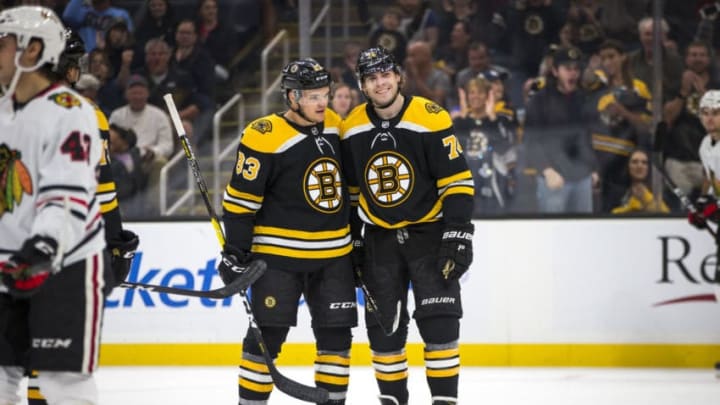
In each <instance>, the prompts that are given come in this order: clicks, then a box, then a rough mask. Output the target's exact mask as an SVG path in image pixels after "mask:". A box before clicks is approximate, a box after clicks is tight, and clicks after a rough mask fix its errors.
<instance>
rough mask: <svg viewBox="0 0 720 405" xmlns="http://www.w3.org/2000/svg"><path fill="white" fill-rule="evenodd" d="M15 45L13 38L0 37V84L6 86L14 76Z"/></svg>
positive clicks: (10, 36)
mask: <svg viewBox="0 0 720 405" xmlns="http://www.w3.org/2000/svg"><path fill="white" fill-rule="evenodd" d="M16 49H17V43H16V41H15V36H13V35H4V36H1V37H0V84H2V85H3V86H7V85H9V84H10V81H11V80H12V77H13V74H15V50H16Z"/></svg>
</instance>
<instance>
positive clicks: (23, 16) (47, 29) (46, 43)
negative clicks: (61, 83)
mask: <svg viewBox="0 0 720 405" xmlns="http://www.w3.org/2000/svg"><path fill="white" fill-rule="evenodd" d="M10 34H12V35H15V37H16V38H17V47H18V52H17V54H16V65H17V64H18V63H17V61H18V59H19V56H20V54H21V53H22V51H23V50H25V48H27V46H28V45H29V44H30V40H31V39H33V38H37V39H39V40H42V42H43V51H42V55H41V56H40V60H38V61H37V64H36V65H35V66H33V67H32V68H30V69H27V68H22V70H35V69H37V68H38V67H40V66H42V65H43V64H45V63H50V64H52V65H56V64H57V63H58V60H59V59H60V54H61V53H62V51H63V49H65V40H66V39H67V34H66V31H65V26H63V24H62V22H61V21H60V19H59V18H58V16H57V15H56V14H55V12H53V11H52V10H50V9H49V8H45V7H38V6H19V7H13V8H9V9H7V10H4V11H2V12H0V35H2V36H4V35H10ZM18 68H20V66H18Z"/></svg>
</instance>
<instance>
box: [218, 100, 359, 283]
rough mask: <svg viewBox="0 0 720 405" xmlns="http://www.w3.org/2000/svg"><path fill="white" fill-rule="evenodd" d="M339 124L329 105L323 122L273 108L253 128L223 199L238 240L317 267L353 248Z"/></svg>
mask: <svg viewBox="0 0 720 405" xmlns="http://www.w3.org/2000/svg"><path fill="white" fill-rule="evenodd" d="M339 123H340V117H339V116H338V115H337V114H335V113H334V112H333V111H331V110H329V109H328V110H326V112H325V121H324V122H323V123H320V124H317V125H312V126H306V127H303V126H298V125H296V124H294V123H292V122H290V121H288V120H287V119H285V117H283V116H282V115H280V114H273V115H269V116H266V117H263V118H260V119H257V120H255V121H253V122H252V123H250V125H248V126H247V127H246V128H245V130H244V132H243V136H242V139H241V141H240V145H239V147H238V150H237V160H236V163H235V169H234V171H233V174H232V179H231V180H230V183H229V184H228V186H227V188H226V189H225V196H224V199H223V212H224V216H223V219H224V222H225V228H226V233H227V235H228V243H229V244H230V245H231V246H233V247H235V248H238V249H243V250H251V251H252V252H253V254H254V255H255V256H256V257H262V258H263V259H265V260H266V261H267V263H268V266H271V267H274V268H279V269H288V270H310V269H314V268H317V267H318V266H321V265H322V263H320V262H322V261H325V260H332V259H334V258H337V257H341V256H344V255H346V254H348V253H349V252H350V250H351V249H352V246H351V241H350V228H349V225H348V217H349V208H348V203H349V200H348V196H347V191H346V188H345V185H344V180H343V177H342V173H341V162H340V142H339V138H338V126H339ZM319 261H320V262H319Z"/></svg>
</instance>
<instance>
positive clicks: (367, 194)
mask: <svg viewBox="0 0 720 405" xmlns="http://www.w3.org/2000/svg"><path fill="white" fill-rule="evenodd" d="M340 138H341V144H342V150H343V164H344V168H343V169H344V171H345V174H346V176H347V181H348V188H349V191H350V199H351V202H352V204H353V205H356V204H357V205H358V210H357V213H358V215H359V217H360V219H361V220H362V221H363V222H365V223H368V224H372V225H377V226H380V227H383V228H388V229H393V228H401V227H405V226H408V225H412V224H419V223H428V222H435V221H438V220H440V219H441V218H444V221H445V222H453V223H465V222H468V221H469V220H470V218H471V215H472V206H473V198H472V196H473V194H474V186H473V180H472V174H471V172H470V170H468V166H467V162H466V161H465V157H464V156H463V154H462V147H461V146H460V143H459V142H458V139H457V137H456V136H455V131H454V129H453V125H452V120H451V119H450V115H449V114H448V113H447V111H445V110H444V109H443V108H441V107H440V106H439V105H437V104H436V103H434V102H432V101H430V100H427V99H425V98H422V97H406V98H405V101H404V104H403V106H402V108H401V110H400V112H399V113H398V114H397V116H396V117H395V118H393V119H390V120H384V119H382V118H380V117H379V116H378V115H377V114H375V110H374V109H373V108H372V107H371V106H369V105H368V104H362V105H360V106H358V107H356V108H355V109H354V110H353V111H352V112H351V113H350V115H349V116H348V117H347V118H346V119H345V121H344V122H343V124H342V125H341V129H340Z"/></svg>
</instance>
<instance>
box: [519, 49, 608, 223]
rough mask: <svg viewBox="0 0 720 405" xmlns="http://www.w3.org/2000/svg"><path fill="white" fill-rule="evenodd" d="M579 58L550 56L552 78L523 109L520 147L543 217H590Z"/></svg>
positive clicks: (589, 153)
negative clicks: (535, 176)
mask: <svg viewBox="0 0 720 405" xmlns="http://www.w3.org/2000/svg"><path fill="white" fill-rule="evenodd" d="M581 63H582V55H581V53H580V51H579V50H578V49H576V48H562V49H559V50H557V51H556V52H555V53H554V54H553V68H552V74H553V79H552V80H550V81H549V82H548V83H547V85H546V86H545V87H543V88H542V89H540V90H539V91H538V92H537V93H536V94H535V95H533V96H532V97H531V98H530V100H529V102H528V106H527V113H526V121H525V135H524V142H525V143H526V145H527V148H528V163H529V165H530V167H533V168H535V169H536V170H537V172H538V179H537V197H538V206H539V209H540V211H541V212H544V213H591V212H592V210H593V204H592V187H593V183H594V182H596V181H597V180H596V179H597V174H596V173H594V172H593V171H594V169H595V156H594V153H593V150H592V145H591V140H590V134H589V133H588V128H587V124H586V123H587V122H588V120H589V117H588V114H587V113H586V111H585V110H586V95H585V93H584V92H583V91H582V90H580V89H579V87H578V83H579V79H580V64H581Z"/></svg>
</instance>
